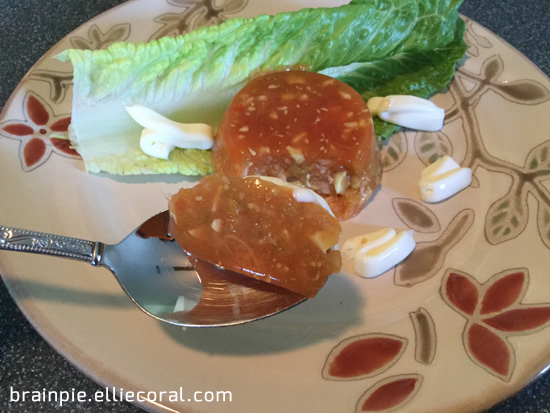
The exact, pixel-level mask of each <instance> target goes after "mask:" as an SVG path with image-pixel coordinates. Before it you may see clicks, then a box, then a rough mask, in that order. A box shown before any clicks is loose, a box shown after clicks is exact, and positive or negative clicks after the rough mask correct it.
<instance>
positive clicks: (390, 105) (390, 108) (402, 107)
mask: <svg viewBox="0 0 550 413" xmlns="http://www.w3.org/2000/svg"><path fill="white" fill-rule="evenodd" d="M367 106H368V108H369V111H370V112H371V115H372V116H378V117H379V118H380V119H382V120H384V121H386V122H390V123H394V124H396V125H399V126H403V127H406V128H411V129H417V130H421V131H428V132H435V131H438V130H441V128H442V127H443V121H444V120H445V110H444V109H441V108H439V107H437V106H436V105H435V104H434V103H432V102H430V101H429V100H427V99H422V98H419V97H417V96H407V95H390V96H386V97H374V98H370V99H369V100H368V102H367Z"/></svg>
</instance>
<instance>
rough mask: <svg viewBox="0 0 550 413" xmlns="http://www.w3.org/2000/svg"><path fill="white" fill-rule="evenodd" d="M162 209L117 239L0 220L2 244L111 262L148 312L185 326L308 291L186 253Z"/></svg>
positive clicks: (253, 315) (267, 308) (254, 313)
mask: <svg viewBox="0 0 550 413" xmlns="http://www.w3.org/2000/svg"><path fill="white" fill-rule="evenodd" d="M168 223H169V212H168V211H163V212H161V213H159V214H157V215H155V216H153V217H151V218H150V219H148V220H147V221H145V222H144V223H143V224H142V225H140V226H139V227H138V228H137V229H136V230H134V231H132V232H131V233H130V234H129V235H128V236H126V238H124V239H123V240H122V241H121V242H119V243H118V244H114V245H108V244H104V243H102V242H95V241H87V240H83V239H77V238H70V237H63V236H59V235H52V234H46V233H41V232H35V231H28V230H23V229H18V228H10V227H6V226H0V249H2V250H11V251H20V252H30V253H37V254H47V255H53V256H59V257H65V258H70V259H75V260H79V261H86V262H88V263H90V264H92V265H94V266H103V267H107V268H108V269H109V270H110V271H111V272H112V273H113V275H114V276H115V277H116V279H117V280H118V282H119V283H120V285H121V287H122V288H123V289H124V291H125V292H126V294H127V295H128V296H129V297H130V298H131V299H132V301H133V302H134V303H135V304H136V305H137V306H138V307H139V308H140V309H142V310H143V311H144V312H145V313H147V314H149V315H150V316H152V317H154V318H156V319H158V320H161V321H164V322H167V323H170V324H175V325H180V326H184V327H217V326H229V325H237V324H242V323H246V322H249V321H254V320H258V319H261V318H264V317H268V316H272V315H274V314H277V313H279V312H281V311H283V310H286V309H288V308H290V307H292V306H294V305H296V304H298V303H300V302H302V301H304V300H305V297H303V296H301V295H299V294H296V293H293V292H290V291H288V290H285V289H283V288H279V287H276V286H274V285H270V284H267V283H263V282H260V281H257V280H253V279H250V278H248V277H246V276H243V275H241V274H237V273H233V272H232V271H227V270H223V269H220V268H219V267H216V266H214V265H212V264H209V263H207V262H204V261H199V260H197V259H193V258H190V257H188V256H187V255H186V254H184V253H183V252H182V250H181V248H180V247H179V246H178V244H177V243H176V242H174V240H173V239H172V238H171V237H170V236H169V235H168Z"/></svg>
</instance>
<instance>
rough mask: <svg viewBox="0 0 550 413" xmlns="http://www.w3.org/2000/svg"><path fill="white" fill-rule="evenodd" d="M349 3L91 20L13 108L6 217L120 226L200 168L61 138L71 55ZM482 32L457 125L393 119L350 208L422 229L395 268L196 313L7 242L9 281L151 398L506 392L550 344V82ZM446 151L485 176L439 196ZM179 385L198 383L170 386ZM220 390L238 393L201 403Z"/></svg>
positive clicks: (458, 407) (474, 44)
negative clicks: (243, 308) (432, 191)
mask: <svg viewBox="0 0 550 413" xmlns="http://www.w3.org/2000/svg"><path fill="white" fill-rule="evenodd" d="M262 3H264V4H262ZM334 3H335V2H332V1H328V0H326V1H324V2H318V1H313V0H307V1H306V0H296V1H285V2H277V5H274V4H269V5H268V4H267V2H256V3H252V2H251V3H250V4H249V3H248V2H247V1H246V0H241V1H233V2H227V4H230V5H231V6H230V9H225V10H223V9H222V10H220V9H214V8H213V7H211V6H208V7H209V9H210V11H211V12H214V13H212V14H204V13H203V12H204V11H205V9H204V8H203V7H206V6H201V5H200V4H201V3H196V6H189V5H188V3H187V2H183V1H176V0H173V1H171V2H163V3H159V2H155V4H154V6H153V4H152V3H151V2H149V1H147V0H134V1H132V2H129V3H125V4H122V5H120V6H118V7H116V8H114V9H112V10H110V11H109V12H107V13H104V14H102V15H100V16H99V17H97V18H95V19H93V20H92V21H90V22H89V23H87V24H86V25H84V26H82V27H80V28H79V29H78V30H76V31H75V32H73V33H71V34H70V35H69V36H68V37H66V38H65V39H63V40H62V41H61V42H59V44H57V45H56V46H55V47H54V48H53V49H52V50H51V51H50V52H49V53H48V54H47V55H46V56H45V57H44V58H43V59H41V60H40V61H39V62H38V63H37V65H36V66H35V67H34V68H33V69H32V70H31V72H30V73H29V74H28V75H27V76H26V77H25V78H24V79H23V81H22V82H21V84H20V86H19V87H18V88H17V90H16V91H15V93H14V94H13V96H12V98H11V99H10V101H9V102H8V104H7V105H6V108H5V110H4V111H3V113H2V117H1V118H0V164H1V165H2V175H1V177H0V182H1V185H2V196H3V202H2V208H3V210H2V220H3V222H4V223H6V224H9V225H12V226H18V227H24V228H31V229H35V230H40V231H46V232H53V233H58V234H63V235H69V236H75V237H80V238H87V239H100V240H102V241H105V242H116V241H118V240H120V239H121V238H122V237H123V236H124V235H126V234H127V233H128V232H129V231H130V230H132V229H133V228H134V227H135V226H136V225H137V224H138V223H140V222H142V220H143V219H145V218H146V217H148V216H150V215H152V214H153V213H155V212H157V211H158V210H160V209H162V208H164V207H165V205H166V196H167V195H169V194H171V193H173V192H175V191H176V190H177V189H178V188H179V187H180V186H181V185H184V184H191V181H185V180H184V179H183V178H181V177H173V176H169V177H133V178H123V177H110V176H105V175H88V174H87V173H85V172H84V170H83V166H82V163H81V161H80V160H78V159H77V158H75V157H72V156H71V155H70V154H67V153H66V152H64V151H63V150H62V149H60V148H56V147H55V146H54V145H52V143H51V141H49V140H48V135H49V134H50V132H51V131H52V130H53V129H56V128H61V129H62V128H63V125H64V124H65V123H64V122H65V119H66V118H67V117H69V116H70V107H71V106H70V100H71V97H70V96H71V85H70V79H71V71H70V66H68V65H66V64H62V63H60V62H57V61H56V60H54V59H52V58H51V57H52V56H53V55H55V54H56V53H58V52H60V51H61V50H63V49H65V48H68V47H91V48H97V47H105V46H107V45H108V44H110V43H112V42H113V41H117V40H129V41H145V40H149V39H152V38H157V37H159V36H161V35H173V34H176V33H177V31H178V30H181V28H182V27H187V28H193V27H195V26H196V25H198V24H210V23H218V22H220V21H221V20H223V19H225V18H230V17H234V16H254V15H256V14H258V13H260V12H271V13H272V12H278V11H283V10H292V9H299V8H301V7H304V6H311V5H317V6H323V5H330V4H334ZM212 4H213V3H212ZM262 7H263V9H262ZM205 16H208V17H205ZM205 19H206V20H205ZM186 25H187V26H186ZM467 40H468V42H469V43H470V45H471V48H470V51H469V58H468V59H467V60H466V62H465V64H464V65H463V66H462V67H461V69H460V71H459V73H458V75H457V77H456V79H455V80H454V81H453V85H452V87H451V90H450V91H449V92H447V93H444V94H440V95H437V96H436V97H435V98H434V100H435V101H436V102H437V103H438V104H439V105H441V106H443V107H445V108H446V110H447V122H446V126H445V128H444V129H443V131H442V132H441V133H429V134H427V133H415V132H404V133H400V134H398V135H396V136H394V137H393V138H392V140H391V142H390V143H389V144H388V145H387V146H386V148H385V150H384V160H385V162H386V164H385V165H386V166H385V173H384V178H383V185H382V190H381V191H379V192H378V193H377V195H376V197H375V198H374V200H373V201H372V202H371V203H370V204H369V205H368V207H367V208H366V209H365V210H364V211H363V212H362V213H361V214H360V215H359V216H358V217H356V218H355V219H353V220H352V221H349V222H346V223H344V234H343V239H344V240H345V239H347V238H348V237H350V236H353V235H356V234H358V233H360V232H366V231H370V230H373V229H377V228H379V227H381V226H394V227H397V228H407V227H408V228H412V229H414V230H415V238H416V241H417V243H418V244H417V249H416V251H415V252H414V253H413V255H412V256H411V257H410V258H409V259H408V260H407V261H406V262H405V263H404V264H403V265H401V266H399V267H397V269H396V270H395V271H393V270H392V271H390V272H388V273H387V274H385V275H384V276H381V277H379V278H377V279H372V280H364V279H360V278H358V277H356V276H354V275H352V274H351V271H350V269H351V265H350V263H349V262H346V263H345V266H344V271H343V272H342V273H341V274H338V275H335V276H333V277H331V279H330V280H329V282H328V284H327V286H326V287H325V288H324V289H323V290H322V291H321V293H320V294H319V296H318V297H317V298H316V299H314V300H310V301H308V302H307V303H305V304H303V305H300V306H298V307H296V308H294V309H291V310H289V311H287V312H285V313H283V314H281V315H279V316H277V317H273V318H271V319H267V320H263V321H259V322H255V323H252V324H248V325H245V326H241V327H233V328H223V329H201V330H196V329H188V330H186V331H183V330H182V329H179V328H176V327H173V326H167V325H164V324H161V323H158V322H156V321H155V320H153V319H151V318H148V317H147V316H146V315H144V314H143V313H142V312H141V311H140V310H138V309H137V308H136V307H135V306H134V305H133V304H131V302H130V301H129V299H128V298H127V297H126V296H125V295H124V294H123V293H122V291H121V290H120V288H119V287H118V285H117V283H116V282H115V280H114V279H113V277H111V276H110V274H109V273H108V272H107V271H106V270H104V269H98V268H93V267H91V266H88V265H86V264H83V263H78V262H70V261H67V260H60V259H56V258H51V257H45V256H29V255H26V254H16V253H6V252H2V253H0V257H1V262H0V273H1V274H2V276H3V278H4V281H5V282H6V284H7V285H8V287H9V289H10V291H11V293H12V295H13V296H14V298H15V300H16V301H17V302H18V304H19V306H20V307H21V309H22V310H23V312H24V313H25V315H26V316H27V317H28V318H29V320H30V321H31V322H32V324H33V325H34V326H35V327H36V328H37V329H38V330H39V331H40V333H41V334H42V335H43V336H44V337H45V338H46V339H47V340H48V341H49V342H50V343H51V344H52V345H53V346H54V347H55V348H56V349H57V350H58V351H59V352H61V353H62V354H63V355H64V356H65V357H67V358H68V359H69V360H71V361H72V362H73V363H74V364H76V365H77V366H78V367H79V368H81V369H82V370H83V371H85V372H86V373H87V374H88V375H90V376H91V377H93V378H94V379H95V380H96V381H98V382H100V383H102V384H103V385H108V386H114V387H116V388H118V389H121V390H122V391H126V392H131V391H133V392H137V391H145V392H150V393H149V396H150V398H151V399H153V398H156V402H155V400H152V401H151V402H147V403H146V404H145V407H146V408H147V409H150V410H159V411H160V410H164V408H171V409H174V410H177V411H181V410H186V409H188V410H186V411H201V412H205V411H224V412H225V411H227V412H229V411H231V412H242V411H258V410H260V411H262V412H282V411H320V412H336V411H337V412H353V411H355V410H356V409H357V408H360V407H361V406H363V403H364V402H365V400H366V402H367V403H376V400H375V398H376V397H377V396H379V395H381V394H383V396H384V397H382V398H381V399H379V400H378V402H379V403H381V404H380V405H379V406H381V407H383V408H385V409H391V408H393V407H399V408H401V410H403V411H407V412H425V411H443V410H445V411H464V410H469V409H483V408H488V407H490V406H492V405H493V404H495V403H496V402H498V401H500V400H502V399H504V398H507V397H509V396H511V395H512V394H514V393H515V392H517V391H518V390H519V389H521V388H522V387H523V386H525V385H526V384H527V383H528V382H529V381H530V380H531V379H532V378H533V377H534V376H536V375H537V374H538V373H539V372H541V371H542V370H543V369H545V368H546V366H548V364H549V362H550V346H549V345H548V344H547V343H549V342H550V328H547V327H548V326H549V325H550V280H549V279H548V277H547V272H548V270H547V265H545V264H544V263H543V262H541V260H540V257H547V256H548V252H549V251H548V250H549V249H550V191H549V185H548V182H549V181H548V179H547V177H548V176H549V175H548V174H549V173H550V141H548V140H547V139H548V138H547V131H548V130H550V117H549V116H548V113H550V101H549V99H550V81H549V80H548V78H546V77H545V76H544V75H543V74H542V73H541V72H540V71H539V70H538V69H537V68H536V67H534V65H532V64H531V63H530V62H529V61H528V60H527V59H525V57H523V56H522V55H520V54H519V53H518V52H517V51H515V50H514V49H512V48H511V47H510V46H509V45H508V44H506V43H504V42H503V41H501V40H500V39H498V38H497V37H495V36H494V35H493V34H491V33H490V32H488V31H486V30H485V29H484V28H482V27H480V26H479V25H477V24H475V23H473V22H471V21H468V32H467ZM14 125H17V126H14ZM31 131H32V132H31ZM31 141H32V142H31ZM29 142H31V143H29ZM44 143H45V144H44ZM25 154H26V155H25ZM441 154H450V155H452V156H453V158H454V159H455V160H457V161H459V162H461V163H462V164H463V166H470V167H472V168H473V169H474V176H475V179H474V183H473V185H472V186H471V187H470V188H468V189H466V190H465V191H463V192H462V193H460V194H459V195H457V196H456V197H454V198H452V199H451V200H449V201H447V202H444V203H442V204H437V205H427V204H423V203H422V202H420V201H419V198H418V190H417V179H418V176H419V173H420V171H421V169H422V168H423V167H424V166H425V165H426V164H427V163H428V159H430V157H432V156H436V155H441ZM495 286H496V287H495ZM492 287H494V288H492ZM365 355H366V356H365ZM352 367H353V368H352ZM180 389H181V394H183V395H184V399H185V401H180V400H178V401H174V400H169V399H172V398H174V397H176V396H175V393H164V394H163V396H162V398H163V400H160V398H161V392H162V391H164V392H172V391H175V392H178V396H177V397H178V398H179V397H180V396H179V393H180ZM217 391H227V392H231V396H232V401H231V402H228V401H226V402H221V401H220V402H217V403H216V402H212V403H206V402H203V403H197V402H189V401H187V398H193V395H194V393H195V392H202V393H197V394H198V395H199V396H200V395H203V397H204V396H206V397H210V396H212V397H216V392H217ZM206 392H212V393H206ZM226 397H228V394H226ZM371 405H372V404H371ZM142 406H144V405H142ZM163 406H164V407H163Z"/></svg>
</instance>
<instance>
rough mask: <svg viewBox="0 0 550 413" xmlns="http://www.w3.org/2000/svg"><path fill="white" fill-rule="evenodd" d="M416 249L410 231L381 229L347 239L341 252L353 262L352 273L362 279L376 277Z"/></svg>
mask: <svg viewBox="0 0 550 413" xmlns="http://www.w3.org/2000/svg"><path fill="white" fill-rule="evenodd" d="M415 248H416V242H415V241H414V238H413V231H412V230H404V231H400V232H397V231H396V230H395V229H393V228H383V229H380V230H378V231H374V232H370V233H368V234H363V235H359V236H356V237H353V238H350V239H348V240H347V241H346V242H345V243H344V246H343V248H342V252H343V253H344V254H345V255H346V256H347V257H348V258H349V259H351V260H353V267H354V271H355V273H356V274H357V275H359V276H360V277H363V278H373V277H377V276H379V275H381V274H383V273H385V272H386V271H388V270H389V269H390V268H392V267H394V266H395V265H397V264H399V263H400V262H401V261H403V260H404V259H405V258H407V257H408V256H409V254H410V253H411V252H413V251H414V249H415Z"/></svg>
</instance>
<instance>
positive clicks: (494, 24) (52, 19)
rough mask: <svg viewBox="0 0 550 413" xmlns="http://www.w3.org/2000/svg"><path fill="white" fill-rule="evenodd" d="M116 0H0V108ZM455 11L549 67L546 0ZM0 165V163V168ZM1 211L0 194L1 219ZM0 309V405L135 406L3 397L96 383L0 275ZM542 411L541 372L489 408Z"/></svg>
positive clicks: (17, 408)
mask: <svg viewBox="0 0 550 413" xmlns="http://www.w3.org/2000/svg"><path fill="white" fill-rule="evenodd" d="M151 1H164V0H151ZM253 1H264V0H253ZM265 1H267V0H265ZM120 3H123V1H122V0H93V1H83V0H64V1H62V0H47V1H39V0H0V110H1V109H2V108H3V107H4V105H5V104H6V102H7V100H8V98H9V96H10V94H11V92H12V91H13V89H14V88H15V87H16V86H17V84H18V83H19V81H20V79H21V78H22V77H23V76H24V75H25V73H26V72H27V71H28V70H29V69H30V68H31V66H32V65H33V64H34V63H35V62H36V61H37V60H38V59H39V58H40V57H41V56H42V55H43V54H44V53H45V52H46V51H47V50H48V49H49V48H50V47H51V46H53V45H54V44H55V43H57V42H58V40H59V39H61V38H62V37H64V36H65V35H67V34H68V33H70V32H71V31H72V30H73V29H74V28H76V27H78V26H79V25H81V24H82V23H84V22H86V21H87V20H89V19H91V18H93V17H94V16H96V15H98V14H99V13H102V12H104V11H106V10H108V9H109V8H111V7H113V6H116V5H117V4H120ZM461 11H462V13H463V14H464V15H466V16H468V17H470V18H472V19H474V20H475V21H477V22H478V23H480V24H482V25H483V26H485V27H487V28H488V29H490V30H492V31H493V32H494V33H496V34H497V35H499V36H500V37H502V38H503V39H505V40H506V41H508V42H509V43H510V44H511V45H512V46H514V47H516V48H517V49H519V51H520V52H522V53H523V54H524V55H526V56H527V57H528V58H529V59H530V60H532V61H533V62H534V63H535V64H536V65H537V66H539V67H540V69H541V70H542V71H543V72H544V73H545V74H546V75H547V76H548V75H550V24H548V22H549V21H550V1H549V0H524V1H513V0H465V3H464V5H463V6H462V9H461ZM1 168H2V166H1V165H0V174H1V173H2V170H1ZM1 217H2V213H1V199H0V222H1ZM0 315H1V316H0V411H1V412H21V411H29V412H34V411H37V412H42V411H43V412H52V411H75V412H137V411H140V409H138V408H137V407H135V406H132V405H130V404H127V403H124V402H120V401H111V402H103V403H86V404H78V403H71V404H69V405H66V406H63V407H59V406H57V405H55V404H38V403H24V404H21V403H19V404H10V403H9V391H10V387H13V388H19V389H48V390H51V391H70V390H71V389H76V390H78V391H80V390H82V391H85V392H86V393H87V394H91V393H94V392H95V391H97V390H100V387H99V385H97V384H96V383H94V382H93V381H92V380H91V379H89V378H88V377H86V376H85V375H84V374H83V373H81V372H80V371H79V370H78V369H76V368H75V367H73V366H72V365H71V364H70V363H69V362H68V361H66V360H65V359H64V358H63V357H62V356H60V355H59V354H57V353H56V352H55V351H54V350H53V349H52V348H51V347H50V345H49V344H48V343H47V342H45V341H44V340H43V339H42V338H41V337H40V336H39V335H38V334H37V333H36V331H35V330H34V329H33V327H32V326H31V325H30V324H29V323H28V322H27V320H26V319H25V317H24V316H23V315H22V314H21V312H20V311H19V310H18V308H17V306H16V304H15V303H14V301H13V300H12V298H11V297H10V295H9V293H8V291H7V290H6V287H5V286H4V284H3V283H0ZM99 334H101V333H100V332H99ZM549 345H550V344H549ZM101 390H103V389H101ZM549 411H550V375H548V374H547V375H546V376H543V377H542V378H540V379H539V380H538V381H536V382H535V383H534V384H532V385H531V386H529V387H527V388H526V389H524V390H523V391H521V392H520V393H519V394H518V395H516V396H515V397H513V398H512V399H510V400H508V401H506V402H504V403H502V404H501V405H499V406H496V407H494V408H493V409H492V410H491V412H493V413H504V412H510V413H511V412H513V413H516V412H549Z"/></svg>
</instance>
